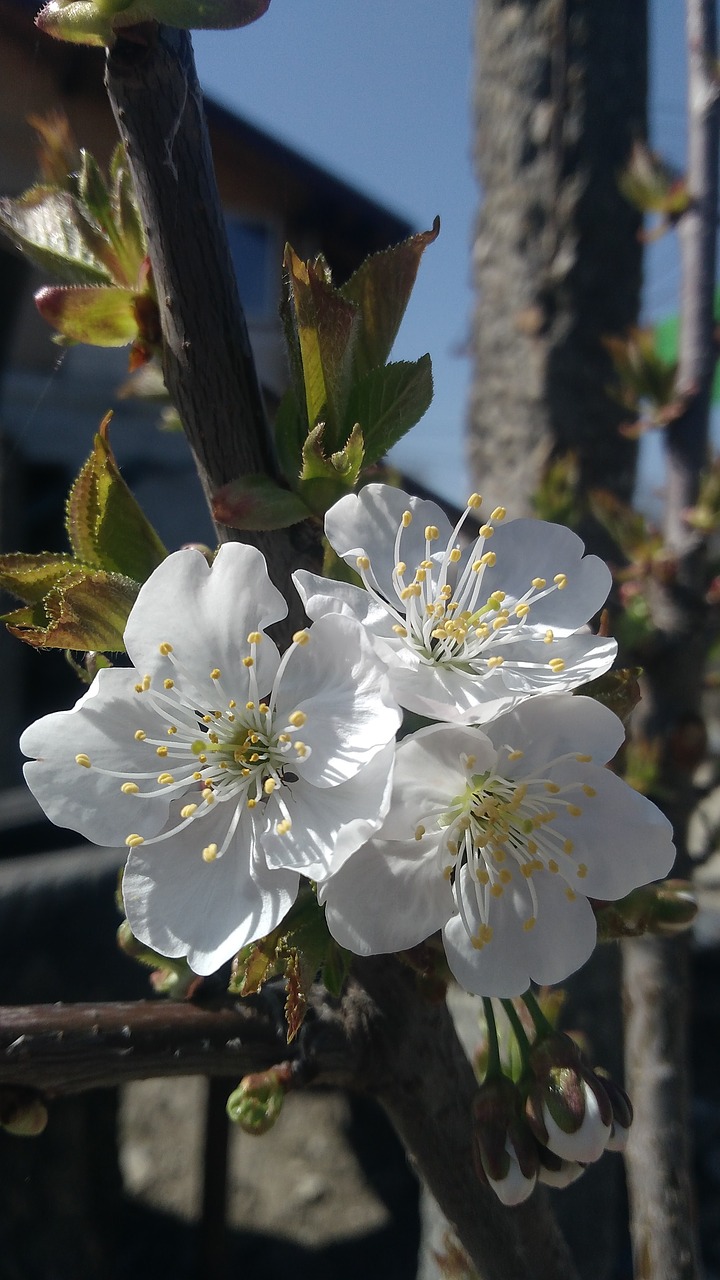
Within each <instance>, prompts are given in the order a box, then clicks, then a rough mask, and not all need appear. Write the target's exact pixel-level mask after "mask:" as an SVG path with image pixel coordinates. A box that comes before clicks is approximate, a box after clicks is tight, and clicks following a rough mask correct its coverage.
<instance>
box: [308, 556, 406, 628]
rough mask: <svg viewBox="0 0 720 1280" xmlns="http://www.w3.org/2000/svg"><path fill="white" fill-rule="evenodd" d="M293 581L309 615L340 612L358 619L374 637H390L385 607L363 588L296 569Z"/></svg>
mask: <svg viewBox="0 0 720 1280" xmlns="http://www.w3.org/2000/svg"><path fill="white" fill-rule="evenodd" d="M293 582H294V583H295V586H296V587H297V591H298V594H299V596H300V599H301V600H302V602H303V605H304V606H305V612H306V614H307V616H308V618H313V619H315V620H317V619H319V618H322V617H324V616H325V614H326V613H342V614H344V615H345V617H347V618H355V619H356V621H357V622H361V623H362V625H363V626H364V627H367V628H368V630H370V631H372V632H373V634H374V635H375V636H381V637H387V638H391V637H392V634H393V633H392V630H391V625H390V619H389V617H388V612H387V609H383V608H382V606H381V605H379V604H378V602H377V601H376V600H375V599H373V597H372V596H371V595H370V593H369V592H368V591H366V590H365V589H364V587H356V586H353V584H352V583H351V582H336V581H332V580H331V579H329V578H321V577H319V576H318V574H316V573H309V572H308V570H307V569H297V570H296V571H295V573H294V574H293Z"/></svg>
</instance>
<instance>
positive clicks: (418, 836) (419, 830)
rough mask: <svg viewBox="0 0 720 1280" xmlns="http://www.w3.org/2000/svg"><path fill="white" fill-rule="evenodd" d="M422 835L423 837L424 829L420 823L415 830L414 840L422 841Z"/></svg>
mask: <svg viewBox="0 0 720 1280" xmlns="http://www.w3.org/2000/svg"><path fill="white" fill-rule="evenodd" d="M424 835H425V828H424V826H423V825H422V823H420V824H419V825H418V826H417V827H416V828H415V839H416V840H422V838H423V836H424Z"/></svg>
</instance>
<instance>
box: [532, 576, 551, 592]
mask: <svg viewBox="0 0 720 1280" xmlns="http://www.w3.org/2000/svg"><path fill="white" fill-rule="evenodd" d="M530 585H531V586H532V587H534V588H535V590H536V591H542V589H543V587H546V586H547V579H546V578H533V580H532V582H531V584H530Z"/></svg>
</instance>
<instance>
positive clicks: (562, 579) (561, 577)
mask: <svg viewBox="0 0 720 1280" xmlns="http://www.w3.org/2000/svg"><path fill="white" fill-rule="evenodd" d="M553 582H554V583H555V586H556V587H557V589H558V591H564V590H565V587H566V586H567V584H568V580H567V574H566V573H556V574H555V577H554V578H553Z"/></svg>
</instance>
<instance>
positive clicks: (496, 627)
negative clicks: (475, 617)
mask: <svg viewBox="0 0 720 1280" xmlns="http://www.w3.org/2000/svg"><path fill="white" fill-rule="evenodd" d="M506 623H507V618H504V617H501V618H495V620H494V622H493V624H492V629H493V631H500V629H501V628H502V627H504V626H505V625H506Z"/></svg>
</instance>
